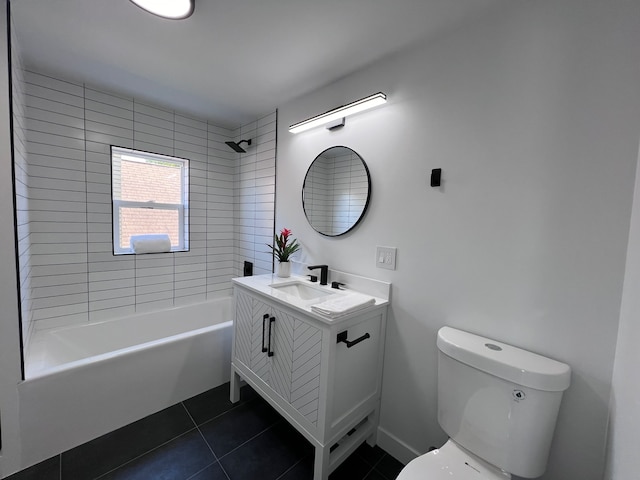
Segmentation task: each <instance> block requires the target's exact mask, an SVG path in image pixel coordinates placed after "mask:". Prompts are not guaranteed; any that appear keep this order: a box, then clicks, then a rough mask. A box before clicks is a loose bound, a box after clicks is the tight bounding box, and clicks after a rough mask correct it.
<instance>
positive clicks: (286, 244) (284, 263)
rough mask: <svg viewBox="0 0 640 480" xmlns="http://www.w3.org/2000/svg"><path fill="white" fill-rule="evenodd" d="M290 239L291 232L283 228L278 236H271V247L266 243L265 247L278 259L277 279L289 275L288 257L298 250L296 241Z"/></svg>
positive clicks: (298, 245) (289, 264) (298, 246)
mask: <svg viewBox="0 0 640 480" xmlns="http://www.w3.org/2000/svg"><path fill="white" fill-rule="evenodd" d="M290 237H291V230H289V229H288V228H283V229H282V230H281V231H280V235H277V234H276V235H274V236H273V245H269V244H268V243H267V247H269V248H270V249H271V250H272V251H273V254H274V255H275V257H276V258H277V259H278V272H277V274H278V276H279V277H288V276H289V275H291V263H290V262H289V257H290V256H291V255H293V254H294V253H295V252H297V251H298V250H300V244H299V243H298V240H296V239H295V238H290Z"/></svg>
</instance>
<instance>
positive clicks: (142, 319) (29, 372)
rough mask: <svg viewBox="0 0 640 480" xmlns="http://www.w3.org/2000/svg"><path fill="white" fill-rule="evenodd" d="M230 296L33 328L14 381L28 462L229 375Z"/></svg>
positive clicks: (176, 401)
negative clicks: (21, 378) (19, 374)
mask: <svg viewBox="0 0 640 480" xmlns="http://www.w3.org/2000/svg"><path fill="white" fill-rule="evenodd" d="M231 335H232V321H231V298H221V299H217V300H212V301H207V302H203V303H198V304H194V305H188V306H183V307H176V308H172V309H167V310H162V311H158V312H149V313H143V314H136V315H132V316H129V317H126V318H119V319H115V320H109V321H104V322H96V323H87V324H83V325H79V326H72V327H63V328H57V329H51V330H48V331H40V332H36V333H35V335H34V337H33V338H32V340H31V343H30V347H29V352H28V358H27V361H26V362H25V376H26V380H25V381H24V382H22V383H21V384H20V385H19V386H18V394H19V396H20V399H19V402H20V426H21V433H22V435H21V437H22V438H21V445H22V449H21V450H22V455H21V456H22V464H23V465H25V466H27V465H31V464H33V463H36V462H38V461H41V460H43V459H46V458H49V457H51V456H53V455H56V454H58V453H61V452H63V451H65V450H68V449H70V448H73V447H75V446H77V445H80V444H82V443H85V442H87V441H89V440H91V439H93V438H96V437H98V436H100V435H103V434H105V433H108V432H110V431H112V430H115V429H117V428H119V427H121V426H124V425H127V424H129V423H131V422H133V421H136V420H138V419H140V418H143V417H145V416H147V415H150V414H152V413H155V412H157V411H159V410H162V409H163V408H166V407H169V406H171V405H174V404H176V403H178V402H181V401H183V400H185V399H187V398H190V397H192V396H194V395H197V394H199V393H202V392H204V391H206V390H208V389H210V388H213V387H216V386H219V385H221V384H223V383H224V382H227V381H228V380H229V375H230V368H231V367H230V362H231Z"/></svg>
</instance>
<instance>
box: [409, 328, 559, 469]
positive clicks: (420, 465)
mask: <svg viewBox="0 0 640 480" xmlns="http://www.w3.org/2000/svg"><path fill="white" fill-rule="evenodd" d="M437 345H438V350H439V351H438V422H439V423H440V426H441V427H442V428H443V430H444V431H445V432H446V433H447V435H449V440H448V441H447V442H446V443H445V444H444V445H443V446H442V447H440V448H439V449H436V450H433V451H431V452H429V453H427V454H424V455H422V456H420V457H418V458H416V459H414V460H412V461H411V462H409V463H408V464H407V465H406V466H405V467H404V468H403V469H402V471H401V472H400V475H399V476H398V477H397V480H444V479H446V480H505V479H510V478H511V475H517V476H520V477H525V478H536V477H539V476H541V475H542V474H543V473H544V471H545V469H546V466H547V460H548V457H549V449H550V447H551V440H552V438H553V431H554V429H555V424H556V418H557V416H558V409H559V408H560V402H561V400H562V394H563V392H564V391H565V390H566V389H567V388H568V387H569V383H570V380H571V369H570V367H569V366H568V365H566V364H564V363H561V362H558V361H555V360H552V359H550V358H546V357H543V356H541V355H537V354H535V353H531V352H528V351H526V350H522V349H520V348H516V347H513V346H510V345H507V344H504V343H501V342H497V341H495V340H490V339H488V338H484V337H481V336H478V335H474V334H471V333H468V332H464V331H461V330H457V329H454V328H451V327H443V328H441V329H440V330H439V331H438V340H437Z"/></svg>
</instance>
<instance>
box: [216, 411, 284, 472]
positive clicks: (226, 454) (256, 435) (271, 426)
mask: <svg viewBox="0 0 640 480" xmlns="http://www.w3.org/2000/svg"><path fill="white" fill-rule="evenodd" d="M282 421H283V420H276V421H275V422H274V423H272V424H271V425H269V426H268V427H266V428H265V429H263V430H261V431H260V432H258V433H256V434H255V435H254V436H253V437H251V438H250V439H248V440H245V441H244V442H242V443H241V444H240V445H238V446H237V447H235V448H233V449H232V450H229V451H228V452H227V453H225V454H224V455H221V456H220V457H218V461H219V462H220V465H222V460H223V459H224V458H225V457H227V456H228V455H231V454H232V453H233V452H235V451H236V450H238V449H239V448H242V447H243V446H245V445H246V444H247V443H249V442H251V441H253V440H255V439H256V438H258V437H259V436H260V435H262V434H263V433H265V432H266V431H268V430H270V429H272V428H273V427H275V426H276V425H278V424H279V423H281V422H282ZM208 443H209V442H207V444H208Z"/></svg>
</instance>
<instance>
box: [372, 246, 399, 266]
mask: <svg viewBox="0 0 640 480" xmlns="http://www.w3.org/2000/svg"><path fill="white" fill-rule="evenodd" d="M376 267H378V268H386V269H387V270H395V269H396V247H376Z"/></svg>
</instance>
